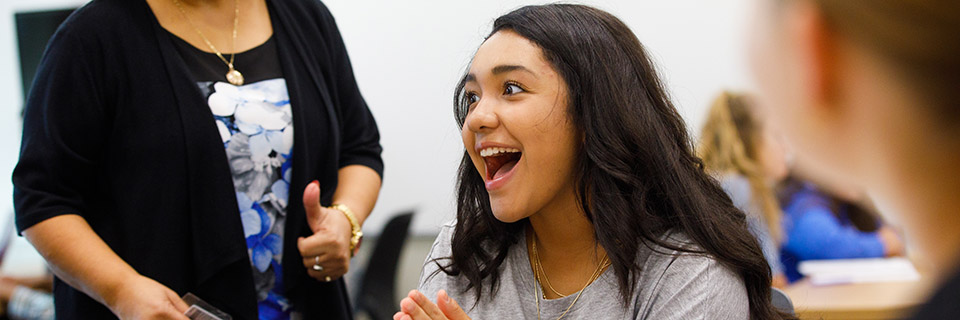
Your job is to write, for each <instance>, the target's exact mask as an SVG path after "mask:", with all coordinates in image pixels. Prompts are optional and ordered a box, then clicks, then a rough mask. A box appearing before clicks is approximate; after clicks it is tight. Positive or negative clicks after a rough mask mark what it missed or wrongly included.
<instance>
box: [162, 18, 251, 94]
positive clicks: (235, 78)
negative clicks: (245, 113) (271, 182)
mask: <svg viewBox="0 0 960 320" xmlns="http://www.w3.org/2000/svg"><path fill="white" fill-rule="evenodd" d="M173 4H175V5H176V6H177V9H179V10H180V14H181V15H183V18H184V19H186V20H187V23H189V24H190V26H191V27H193V30H196V31H197V34H198V35H200V38H201V39H203V42H206V43H207V46H209V47H210V50H213V52H214V53H216V54H217V57H220V60H222V61H223V63H226V64H227V67H228V68H229V70H227V81H229V82H230V84H233V85H235V86H242V85H243V74H241V73H240V71H237V69H236V68H234V66H233V58H234V57H235V56H236V54H237V26H238V25H239V24H240V5H239V4H238V1H237V0H233V48H231V50H230V61H227V59H226V58H224V57H223V54H221V53H220V50H217V47H214V46H213V43H210V40H208V39H207V37H206V36H204V35H203V32H200V28H197V25H196V24H194V23H193V20H190V16H188V15H187V11H186V10H184V9H183V5H181V4H180V0H173Z"/></svg>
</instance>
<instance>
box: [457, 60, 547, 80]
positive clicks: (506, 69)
mask: <svg viewBox="0 0 960 320" xmlns="http://www.w3.org/2000/svg"><path fill="white" fill-rule="evenodd" d="M510 71H523V72H526V73H529V74H530V75H531V76H533V77H534V78H539V77H537V74H536V73H534V72H533V71H531V70H530V69H527V67H524V66H521V65H506V64H504V65H499V66H496V67H493V69H492V70H490V73H492V74H493V75H499V74H503V73H507V72H510ZM476 81H477V76H476V75H474V74H473V73H468V74H467V75H466V76H464V77H463V82H464V83H467V82H476Z"/></svg>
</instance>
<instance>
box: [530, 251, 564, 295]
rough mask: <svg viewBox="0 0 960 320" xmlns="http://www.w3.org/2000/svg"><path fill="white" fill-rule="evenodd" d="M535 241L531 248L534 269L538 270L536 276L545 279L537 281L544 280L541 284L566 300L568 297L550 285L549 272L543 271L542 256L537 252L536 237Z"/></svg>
mask: <svg viewBox="0 0 960 320" xmlns="http://www.w3.org/2000/svg"><path fill="white" fill-rule="evenodd" d="M533 239H534V241H533V244H532V245H531V247H532V248H531V252H532V253H533V259H534V267H535V268H536V270H534V272H535V273H536V274H542V275H543V279H539V278H538V279H537V280H543V282H541V284H545V285H546V287H547V289H550V291H551V292H553V294H555V295H557V296H559V297H561V298H565V297H566V296H567V295H565V294H562V293H560V292H558V291H557V289H554V288H553V285H552V284H550V279H549V278H547V272H546V271H544V270H543V264H541V263H540V254H539V253H538V252H537V241H536V236H534V238H533ZM543 298H544V299H546V298H547V297H546V296H543Z"/></svg>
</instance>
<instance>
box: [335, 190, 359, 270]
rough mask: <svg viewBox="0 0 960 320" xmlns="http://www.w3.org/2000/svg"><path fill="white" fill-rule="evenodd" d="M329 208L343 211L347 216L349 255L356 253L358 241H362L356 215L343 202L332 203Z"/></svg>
mask: <svg viewBox="0 0 960 320" xmlns="http://www.w3.org/2000/svg"><path fill="white" fill-rule="evenodd" d="M330 209H334V210H337V211H340V212H343V215H344V216H347V220H350V229H351V230H350V233H351V235H350V257H351V258H352V257H353V255H354V254H356V253H357V249H360V243H361V241H363V231H362V230H361V228H360V222H359V221H358V220H357V216H356V215H354V214H353V210H350V207H347V206H346V205H344V204H341V203H334V204H333V205H332V206H330Z"/></svg>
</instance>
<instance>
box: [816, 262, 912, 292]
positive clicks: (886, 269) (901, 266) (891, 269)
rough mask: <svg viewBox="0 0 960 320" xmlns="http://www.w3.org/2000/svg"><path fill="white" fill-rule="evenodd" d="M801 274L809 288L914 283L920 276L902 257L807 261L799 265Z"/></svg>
mask: <svg viewBox="0 0 960 320" xmlns="http://www.w3.org/2000/svg"><path fill="white" fill-rule="evenodd" d="M798 270H799V271H800V273H801V274H803V275H804V276H807V277H808V278H810V283H811V284H813V285H831V284H844V283H880V282H900V281H916V280H919V279H920V273H919V272H917V269H916V268H914V267H913V263H911V262H910V260H907V259H906V258H875V259H841V260H809V261H804V262H801V263H800V266H799V268H798Z"/></svg>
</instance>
